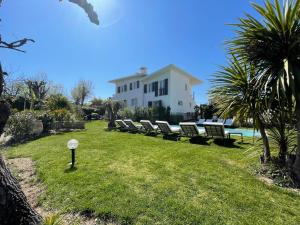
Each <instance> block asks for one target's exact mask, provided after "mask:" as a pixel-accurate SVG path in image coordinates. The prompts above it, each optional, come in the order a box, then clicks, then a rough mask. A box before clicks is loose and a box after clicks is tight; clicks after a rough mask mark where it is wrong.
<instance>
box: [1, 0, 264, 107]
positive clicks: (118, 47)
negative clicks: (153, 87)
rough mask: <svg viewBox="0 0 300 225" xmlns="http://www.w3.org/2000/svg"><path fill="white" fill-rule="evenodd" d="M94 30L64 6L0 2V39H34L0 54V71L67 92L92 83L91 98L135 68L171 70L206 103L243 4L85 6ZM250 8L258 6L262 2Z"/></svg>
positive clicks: (173, 1) (125, 1)
mask: <svg viewBox="0 0 300 225" xmlns="http://www.w3.org/2000/svg"><path fill="white" fill-rule="evenodd" d="M91 2H92V3H94V5H95V8H96V11H97V12H98V14H99V17H100V23H101V25H100V26H96V25H94V24H91V23H90V22H89V20H88V19H87V17H86V15H85V13H84V12H83V11H82V10H81V9H80V8H79V7H77V6H75V5H73V4H71V3H69V2H68V1H67V0H64V1H63V2H59V1H58V0H42V1H41V0H26V1H25V0H23V1H21V0H6V1H4V3H3V6H2V7H1V8H0V18H1V19H2V22H1V23H0V30H1V34H2V38H4V39H5V40H15V39H18V38H23V37H29V38H33V39H34V40H35V41H36V43H34V44H28V45H27V46H26V47H24V50H26V53H25V54H23V53H19V52H13V51H10V50H1V51H0V60H1V63H2V65H3V67H4V68H5V69H6V70H7V71H8V72H12V73H14V76H18V75H25V76H29V77H30V76H31V77H32V76H34V75H35V74H37V73H41V72H44V73H46V74H47V77H48V79H49V80H53V81H54V82H56V83H60V84H63V85H64V87H65V89H66V93H69V92H70V90H71V88H72V87H73V86H74V85H75V84H76V82H77V81H78V80H79V79H86V80H91V81H92V82H93V84H94V95H95V96H97V97H101V98H107V97H109V96H111V95H112V94H113V92H114V86H113V85H112V84H108V82H107V81H108V80H111V79H113V78H117V77H121V76H126V75H130V74H132V73H134V72H136V71H137V70H138V68H139V67H140V66H146V67H148V70H149V72H153V71H155V70H157V69H159V68H161V67H163V66H165V65H168V64H176V65H177V66H179V67H181V68H183V69H185V70H186V71H188V72H190V73H191V74H193V75H195V76H197V77H198V78H199V79H201V80H203V81H204V84H202V85H200V86H197V87H195V89H194V92H195V96H196V100H197V102H198V103H205V102H207V96H206V93H207V91H208V90H209V87H210V84H209V79H210V76H211V75H212V74H213V73H214V72H216V71H217V69H218V65H222V64H224V63H226V50H225V46H224V41H226V40H228V39H230V38H231V37H232V36H233V35H234V32H233V28H232V27H231V26H228V25H227V24H230V23H235V22H237V18H239V17H241V16H243V15H244V13H245V12H248V13H251V14H254V11H253V9H252V8H251V7H250V1H248V0H226V1H225V0H210V1H202V0H91ZM255 2H257V3H261V2H262V1H261V0H256V1H255Z"/></svg>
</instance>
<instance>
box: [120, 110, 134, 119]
mask: <svg viewBox="0 0 300 225" xmlns="http://www.w3.org/2000/svg"><path fill="white" fill-rule="evenodd" d="M119 116H120V117H121V118H123V119H125V118H126V119H129V118H130V119H134V118H133V112H132V111H131V109H129V108H124V109H122V110H121V111H120V112H119Z"/></svg>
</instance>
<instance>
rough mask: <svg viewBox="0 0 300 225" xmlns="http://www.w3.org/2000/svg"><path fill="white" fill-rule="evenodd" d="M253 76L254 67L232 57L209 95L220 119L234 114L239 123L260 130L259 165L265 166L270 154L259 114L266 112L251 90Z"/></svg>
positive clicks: (256, 94)
mask: <svg viewBox="0 0 300 225" xmlns="http://www.w3.org/2000/svg"><path fill="white" fill-rule="evenodd" d="M256 76H257V71H256V70H255V69H254V67H253V66H251V65H250V64H247V63H245V62H244V61H243V60H238V59H237V58H236V57H235V56H233V57H232V59H230V60H229V65H228V66H223V67H221V70H220V71H219V72H217V73H216V74H215V75H214V78H213V79H212V80H211V82H212V85H213V88H212V90H211V91H210V92H209V95H210V98H211V99H212V100H213V102H214V103H215V104H216V105H217V107H218V108H219V109H220V113H221V115H222V116H223V117H227V116H228V115H232V114H234V115H236V117H237V118H238V119H242V120H243V119H246V118H251V117H252V118H253V119H254V125H255V128H257V129H259V130H260V133H261V136H262V140H263V144H264V151H263V156H262V161H263V162H268V161H270V158H271V154H270V147H269V140H268V137H267V135H266V131H265V123H264V119H263V113H262V112H264V111H265V102H264V98H263V97H261V95H259V94H258V92H256V91H255V89H254V88H253V80H254V78H255V77H256Z"/></svg>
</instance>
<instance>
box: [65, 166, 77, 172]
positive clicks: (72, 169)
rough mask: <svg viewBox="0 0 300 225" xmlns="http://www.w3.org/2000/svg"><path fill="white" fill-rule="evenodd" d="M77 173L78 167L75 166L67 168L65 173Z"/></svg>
mask: <svg viewBox="0 0 300 225" xmlns="http://www.w3.org/2000/svg"><path fill="white" fill-rule="evenodd" d="M76 171H77V167H76V166H74V167H70V168H67V169H65V171H64V172H65V173H73V172H76Z"/></svg>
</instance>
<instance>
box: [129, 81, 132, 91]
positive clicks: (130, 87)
mask: <svg viewBox="0 0 300 225" xmlns="http://www.w3.org/2000/svg"><path fill="white" fill-rule="evenodd" d="M129 89H130V91H131V90H132V83H130V84H129Z"/></svg>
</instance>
